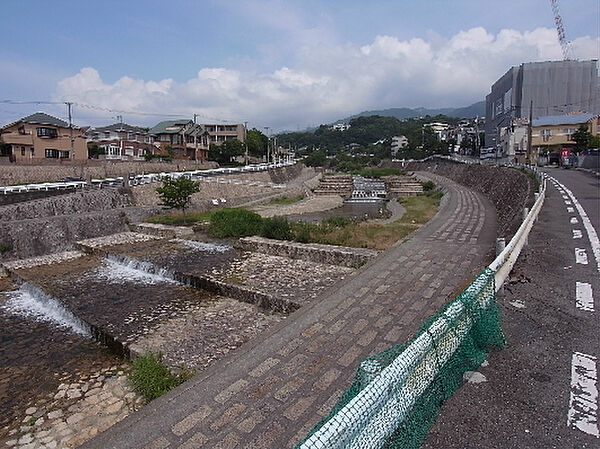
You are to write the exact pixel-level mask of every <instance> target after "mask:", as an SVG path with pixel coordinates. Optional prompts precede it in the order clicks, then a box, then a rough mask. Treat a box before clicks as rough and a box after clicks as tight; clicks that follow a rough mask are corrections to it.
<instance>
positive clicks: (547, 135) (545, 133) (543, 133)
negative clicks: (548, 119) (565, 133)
mask: <svg viewBox="0 0 600 449" xmlns="http://www.w3.org/2000/svg"><path fill="white" fill-rule="evenodd" d="M540 135H541V136H542V140H543V141H544V142H548V141H549V140H550V138H551V137H552V130H551V129H542V131H541V132H540Z"/></svg>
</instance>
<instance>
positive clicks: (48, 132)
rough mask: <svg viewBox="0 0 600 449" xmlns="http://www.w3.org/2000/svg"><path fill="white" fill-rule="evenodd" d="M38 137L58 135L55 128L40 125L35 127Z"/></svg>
mask: <svg viewBox="0 0 600 449" xmlns="http://www.w3.org/2000/svg"><path fill="white" fill-rule="evenodd" d="M37 135H38V137H58V130H57V129H56V128H46V127H41V128H38V129H37Z"/></svg>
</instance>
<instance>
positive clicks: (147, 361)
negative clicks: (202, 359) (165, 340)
mask: <svg viewBox="0 0 600 449" xmlns="http://www.w3.org/2000/svg"><path fill="white" fill-rule="evenodd" d="M192 375H193V373H192V372H190V371H188V370H182V371H181V372H180V373H179V374H173V373H171V371H169V368H167V367H166V366H165V365H164V364H163V363H162V354H160V353H158V354H146V355H144V356H142V357H139V358H137V359H135V360H134V362H133V368H132V369H131V372H130V373H129V379H130V381H131V383H132V384H133V386H134V388H135V390H136V391H137V392H138V393H140V394H141V395H142V396H143V397H144V399H146V401H147V402H150V401H152V400H153V399H156V398H157V397H159V396H161V395H163V394H165V393H167V392H168V391H170V390H172V389H173V388H175V387H177V386H178V385H180V384H182V383H183V382H185V381H186V380H188V379H189V378H190V377H192Z"/></svg>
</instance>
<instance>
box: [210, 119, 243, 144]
mask: <svg viewBox="0 0 600 449" xmlns="http://www.w3.org/2000/svg"><path fill="white" fill-rule="evenodd" d="M202 127H203V128H204V129H205V130H206V131H207V132H208V134H209V139H210V143H215V144H217V145H220V144H221V143H223V142H225V141H226V140H230V139H237V140H239V141H240V142H245V141H246V129H245V128H244V125H243V124H241V123H237V124H228V125H225V124H214V123H210V124H202Z"/></svg>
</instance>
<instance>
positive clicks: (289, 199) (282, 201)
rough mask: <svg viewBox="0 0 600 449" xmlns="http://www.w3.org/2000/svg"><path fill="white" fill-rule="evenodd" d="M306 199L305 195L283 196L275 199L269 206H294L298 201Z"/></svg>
mask: <svg viewBox="0 0 600 449" xmlns="http://www.w3.org/2000/svg"><path fill="white" fill-rule="evenodd" d="M303 199H304V195H298V196H283V197H280V198H273V199H272V200H271V201H269V202H268V203H267V206H282V205H286V204H294V203H297V202H298V201H302V200H303Z"/></svg>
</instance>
